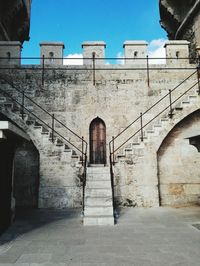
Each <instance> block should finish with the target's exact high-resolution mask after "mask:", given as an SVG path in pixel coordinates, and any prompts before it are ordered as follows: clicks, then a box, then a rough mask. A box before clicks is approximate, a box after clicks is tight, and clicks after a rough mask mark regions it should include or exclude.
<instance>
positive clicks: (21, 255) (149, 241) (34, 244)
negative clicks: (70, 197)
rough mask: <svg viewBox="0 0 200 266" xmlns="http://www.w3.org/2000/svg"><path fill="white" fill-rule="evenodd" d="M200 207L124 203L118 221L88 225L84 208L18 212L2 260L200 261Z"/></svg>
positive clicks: (191, 265) (136, 265)
mask: <svg viewBox="0 0 200 266" xmlns="http://www.w3.org/2000/svg"><path fill="white" fill-rule="evenodd" d="M194 224H195V225H197V227H198V225H200V207H190V208H149V209H145V208H127V209H122V210H121V213H120V217H119V220H118V223H117V224H116V225H115V226H110V227H109V226H106V227H105V226H104V227H84V226H83V225H82V223H81V217H80V210H79V209H76V210H59V211H58V210H56V211H55V210H34V211H26V212H23V213H21V214H20V215H18V218H17V219H16V222H15V224H14V225H13V226H11V227H10V228H9V229H8V230H7V231H6V232H5V233H4V234H3V235H1V237H0V266H11V265H15V266H19V265H20V266H38V265H45V266H54V265H55V266H68V265H69V266H81V265H84V266H99V265H100V266H113V265H115V266H123V265H124V266H129V265H130V266H171V265H174V266H178V265H180V266H186V265H187V266H199V265H200V226H199V229H197V227H194V226H193V225H194Z"/></svg>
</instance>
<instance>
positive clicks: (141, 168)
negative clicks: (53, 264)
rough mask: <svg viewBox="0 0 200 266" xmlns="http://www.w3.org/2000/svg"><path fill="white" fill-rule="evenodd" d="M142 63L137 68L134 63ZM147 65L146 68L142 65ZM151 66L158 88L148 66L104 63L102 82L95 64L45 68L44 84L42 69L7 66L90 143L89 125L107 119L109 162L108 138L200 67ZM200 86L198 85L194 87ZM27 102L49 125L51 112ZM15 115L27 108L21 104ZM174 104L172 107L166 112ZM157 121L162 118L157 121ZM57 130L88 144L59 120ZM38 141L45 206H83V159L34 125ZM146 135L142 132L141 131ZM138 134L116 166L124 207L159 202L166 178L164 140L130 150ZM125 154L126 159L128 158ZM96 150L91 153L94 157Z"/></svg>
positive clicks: (41, 199) (34, 95)
mask: <svg viewBox="0 0 200 266" xmlns="http://www.w3.org/2000/svg"><path fill="white" fill-rule="evenodd" d="M106 67H107V66H106ZM134 67H137V66H135V65H134ZM139 67H141V66H139ZM154 67H155V68H162V69H155V70H150V86H149V87H148V83H147V72H146V70H145V69H137V70H133V69H132V70H125V69H126V66H123V65H122V66H119V65H118V66H112V65H111V66H109V68H110V70H105V66H101V67H99V68H98V70H96V73H95V78H96V80H95V82H96V84H95V86H94V85H93V73H92V71H91V69H90V66H84V69H83V66H76V67H73V70H70V66H60V67H57V68H56V67H55V68H54V67H52V68H51V69H50V68H49V69H48V67H45V72H44V85H42V72H41V68H40V67H38V66H23V68H21V69H18V70H15V72H13V71H12V68H11V69H10V70H6V71H4V77H6V78H8V77H9V80H11V81H13V83H14V84H15V86H17V88H20V89H21V90H25V93H26V95H27V96H29V97H31V98H32V99H34V101H36V102H37V103H38V104H39V105H41V106H42V107H43V108H44V109H46V110H47V111H48V112H49V113H50V114H55V116H56V117H57V118H58V119H59V120H60V121H62V122H63V123H64V124H66V125H67V126H68V127H70V129H72V130H74V131H75V132H76V133H77V134H79V135H80V136H84V138H85V140H86V141H87V142H88V143H89V126H90V123H91V121H92V120H93V119H94V118H96V117H97V116H98V117H100V118H101V119H102V120H103V121H104V122H105V124H106V130H107V163H108V164H109V158H108V156H109V149H108V143H109V141H110V140H111V138H112V136H116V135H117V134H118V133H120V132H121V131H122V130H123V129H124V128H125V127H126V126H127V125H128V124H129V123H131V122H132V121H133V120H135V119H136V118H137V117H138V115H139V114H140V112H144V111H145V110H146V109H148V108H149V107H150V106H152V104H154V103H155V102H156V101H158V100H159V99H160V98H161V97H163V96H164V95H165V94H166V93H168V91H169V89H173V88H174V87H175V86H177V85H178V84H180V83H181V82H182V81H183V80H184V79H185V78H186V77H188V76H189V75H190V74H191V73H193V72H194V71H195V65H187V67H190V68H191V69H188V70H186V69H184V71H183V70H179V69H174V70H172V69H167V66H166V65H162V66H161V65H157V66H156V65H155V66H154ZM195 82H197V76H196V75H194V76H192V78H191V79H189V80H188V81H187V82H185V83H184V84H183V85H182V87H181V88H180V89H178V90H177V91H176V92H173V93H172V99H174V98H175V97H178V96H180V95H181V93H183V92H184V89H187V88H189V86H191V84H194V83H195ZM1 88H2V89H6V91H7V92H11V93H12V95H13V96H15V97H16V98H17V99H18V100H19V101H21V99H22V98H21V94H20V93H16V92H13V89H11V87H10V86H9V85H7V84H6V82H4V83H2V84H1ZM195 90H196V88H194V91H195ZM25 105H26V107H27V108H28V109H29V110H32V111H34V112H36V113H37V115H38V116H39V117H40V118H41V119H42V120H44V121H46V122H47V123H49V125H51V123H52V122H51V117H50V116H49V115H48V114H46V113H45V112H42V111H41V110H40V109H39V108H38V107H34V105H33V104H32V103H31V102H30V101H28V100H26V101H25ZM167 105H169V97H166V98H165V99H164V100H163V101H162V102H161V103H160V104H159V105H157V106H156V107H155V108H154V109H152V110H151V111H150V112H149V113H148V114H145V115H144V117H143V123H146V122H147V121H148V120H149V119H151V118H153V117H154V116H155V115H157V114H158V113H159V112H160V111H161V110H162V109H164V108H165V107H166V106H167ZM14 110H15V113H16V111H17V110H18V111H19V108H18V107H17V105H16V104H15V105H14ZM168 112H169V109H168V110H166V115H167V114H168ZM155 123H156V121H155ZM55 126H56V129H57V130H58V131H59V132H60V133H62V134H63V135H64V136H66V138H68V139H69V140H70V141H71V142H72V143H74V144H76V145H78V147H79V148H81V141H80V140H78V139H77V138H75V137H74V136H73V135H72V134H71V133H70V132H68V131H67V130H66V129H64V128H62V127H61V126H60V125H58V123H55ZM25 128H26V130H27V131H28V132H29V135H30V136H31V139H32V141H33V142H34V144H35V146H36V147H37V149H38V151H39V153H40V189H39V206H40V207H56V208H57V207H59V208H63V207H77V206H80V205H81V199H82V189H81V165H80V163H79V162H78V160H79V159H78V158H75V159H73V158H72V157H71V154H66V153H63V152H62V151H61V150H59V149H57V148H55V147H54V146H53V147H54V148H52V144H51V143H50V142H49V139H47V138H46V137H45V135H42V137H41V133H40V132H37V133H35V130H34V128H33V127H25ZM139 128H140V121H139V120H138V122H137V123H136V124H134V125H133V126H132V127H130V129H129V130H128V131H127V132H126V134H124V135H123V137H120V138H119V139H117V140H116V142H115V146H116V147H117V146H118V145H120V144H121V143H122V142H123V141H124V140H126V138H129V137H130V136H131V134H133V132H134V130H138V129H139ZM139 136H140V135H139ZM133 141H134V139H130V141H129V142H128V143H127V145H125V146H124V147H123V148H122V149H120V150H119V151H118V155H119V156H118V157H116V158H117V163H116V165H115V191H116V198H117V200H118V202H119V203H120V204H121V205H130V206H158V205H159V193H158V175H157V156H156V152H157V143H156V138H155V139H153V140H152V141H151V142H150V144H149V143H147V144H146V143H144V144H143V145H141V146H140V147H138V148H137V149H132V148H131V151H129V150H128V149H126V148H128V147H129V145H132V142H133ZM120 154H122V157H121V158H120ZM88 155H89V154H88Z"/></svg>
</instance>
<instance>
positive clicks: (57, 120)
mask: <svg viewBox="0 0 200 266" xmlns="http://www.w3.org/2000/svg"><path fill="white" fill-rule="evenodd" d="M1 79H3V80H4V81H6V82H7V83H8V84H10V85H11V86H12V87H13V88H14V89H15V90H16V91H18V92H19V93H21V94H23V91H20V90H19V89H17V88H16V86H15V85H14V84H13V83H11V82H10V81H8V80H7V79H5V78H2V77H1ZM24 97H25V98H26V99H28V100H29V101H31V102H32V103H33V104H34V105H36V106H37V107H38V108H40V109H41V110H42V111H44V112H45V113H46V114H48V115H49V116H52V115H51V114H50V113H49V112H48V111H47V110H45V109H44V108H43V107H41V106H40V105H39V104H38V103H36V102H35V101H34V100H32V99H31V98H30V97H28V96H27V95H25V94H24ZM54 120H55V121H56V122H58V123H59V124H60V125H62V126H63V127H65V128H66V129H67V130H68V131H70V132H71V133H72V134H74V135H75V136H76V137H78V138H79V139H81V137H80V136H79V135H78V134H76V133H75V132H74V131H73V130H71V129H70V128H68V127H67V126H66V125H65V124H63V123H62V122H61V121H59V120H58V119H57V118H56V117H54ZM84 142H85V143H86V141H85V140H84Z"/></svg>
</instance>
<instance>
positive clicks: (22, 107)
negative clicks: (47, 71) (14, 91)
mask: <svg viewBox="0 0 200 266" xmlns="http://www.w3.org/2000/svg"><path fill="white" fill-rule="evenodd" d="M21 116H22V119H23V120H24V91H23V92H22V106H21Z"/></svg>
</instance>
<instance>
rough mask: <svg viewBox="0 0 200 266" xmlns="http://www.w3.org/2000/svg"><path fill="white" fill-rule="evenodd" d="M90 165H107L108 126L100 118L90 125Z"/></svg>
mask: <svg viewBox="0 0 200 266" xmlns="http://www.w3.org/2000/svg"><path fill="white" fill-rule="evenodd" d="M90 163H91V164H106V125H105V123H104V121H103V120H102V119H100V118H99V117H97V118H95V119H94V120H93V121H92V122H91V124H90Z"/></svg>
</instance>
